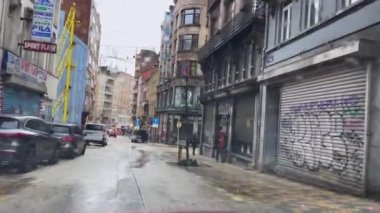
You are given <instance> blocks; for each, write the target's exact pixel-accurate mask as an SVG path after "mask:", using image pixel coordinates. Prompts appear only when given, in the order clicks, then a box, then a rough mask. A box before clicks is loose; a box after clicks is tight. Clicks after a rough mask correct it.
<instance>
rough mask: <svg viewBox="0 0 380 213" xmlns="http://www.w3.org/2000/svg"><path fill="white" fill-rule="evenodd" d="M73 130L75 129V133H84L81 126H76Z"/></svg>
mask: <svg viewBox="0 0 380 213" xmlns="http://www.w3.org/2000/svg"><path fill="white" fill-rule="evenodd" d="M73 130H74V134H76V135H83V132H82V129H81V128H80V127H79V126H74V128H73Z"/></svg>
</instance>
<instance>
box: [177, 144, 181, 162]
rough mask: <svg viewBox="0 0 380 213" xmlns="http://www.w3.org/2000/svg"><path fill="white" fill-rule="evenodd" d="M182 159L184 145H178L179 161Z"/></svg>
mask: <svg viewBox="0 0 380 213" xmlns="http://www.w3.org/2000/svg"><path fill="white" fill-rule="evenodd" d="M181 159H182V145H179V146H178V163H180V162H181Z"/></svg>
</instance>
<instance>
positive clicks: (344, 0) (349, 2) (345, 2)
mask: <svg viewBox="0 0 380 213" xmlns="http://www.w3.org/2000/svg"><path fill="white" fill-rule="evenodd" d="M340 1H341V5H342V8H345V7H348V6H350V5H352V4H355V3H356V2H358V1H360V0H340Z"/></svg>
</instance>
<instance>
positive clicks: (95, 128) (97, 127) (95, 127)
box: [86, 124, 104, 131]
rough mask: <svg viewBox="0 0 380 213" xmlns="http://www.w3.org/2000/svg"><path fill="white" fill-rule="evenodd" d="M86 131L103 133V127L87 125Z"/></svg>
mask: <svg viewBox="0 0 380 213" xmlns="http://www.w3.org/2000/svg"><path fill="white" fill-rule="evenodd" d="M86 130H92V131H103V130H104V126H103V125H97V124H87V125H86Z"/></svg>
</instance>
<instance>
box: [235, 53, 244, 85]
mask: <svg viewBox="0 0 380 213" xmlns="http://www.w3.org/2000/svg"><path fill="white" fill-rule="evenodd" d="M241 58H243V54H242V53H241V52H237V53H236V57H235V58H234V64H235V82H239V81H240V80H241V79H240V78H241V70H242V66H241Z"/></svg>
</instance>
